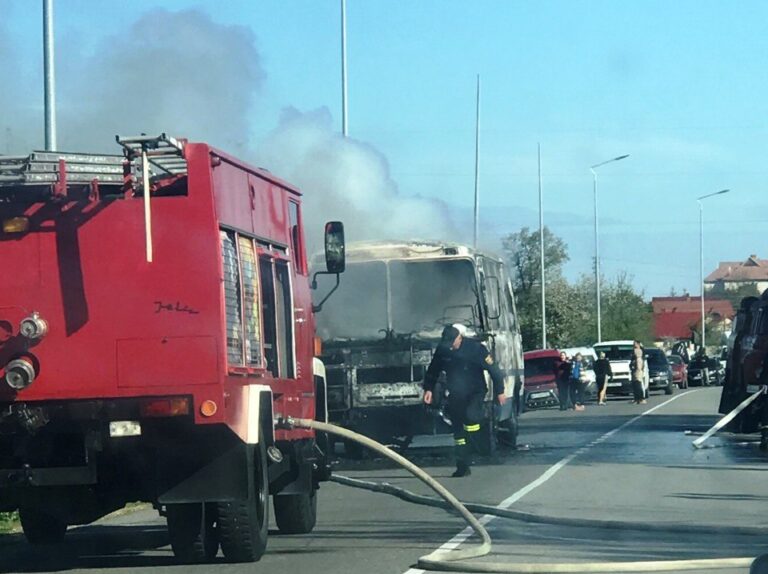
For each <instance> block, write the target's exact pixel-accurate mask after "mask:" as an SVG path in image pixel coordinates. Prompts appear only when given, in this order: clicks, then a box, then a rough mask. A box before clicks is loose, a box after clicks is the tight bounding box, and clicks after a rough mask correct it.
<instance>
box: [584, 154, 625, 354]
mask: <svg viewBox="0 0 768 574" xmlns="http://www.w3.org/2000/svg"><path fill="white" fill-rule="evenodd" d="M628 157H629V154H625V155H620V156H619V157H614V158H612V159H609V160H606V161H601V162H600V163H596V164H595V165H593V166H592V167H590V168H589V171H591V172H592V198H593V201H594V208H595V298H596V300H597V305H596V311H597V342H598V343H601V342H602V341H603V326H602V325H603V323H602V310H601V308H600V233H599V231H600V228H599V224H598V213H597V171H595V170H596V169H597V168H598V167H600V166H603V165H605V164H607V163H611V162H614V161H620V160H622V159H626V158H628Z"/></svg>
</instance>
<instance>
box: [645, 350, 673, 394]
mask: <svg viewBox="0 0 768 574" xmlns="http://www.w3.org/2000/svg"><path fill="white" fill-rule="evenodd" d="M645 360H646V361H647V362H648V390H651V391H664V393H665V394H667V395H671V394H672V393H674V392H675V384H674V383H673V382H672V366H671V365H670V364H669V361H668V360H667V356H666V355H665V354H664V351H662V350H661V349H646V350H645Z"/></svg>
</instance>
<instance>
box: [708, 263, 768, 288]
mask: <svg viewBox="0 0 768 574" xmlns="http://www.w3.org/2000/svg"><path fill="white" fill-rule="evenodd" d="M749 285H752V286H754V287H755V288H756V289H757V292H758V293H762V292H763V291H765V290H766V289H768V259H759V258H758V257H757V255H750V256H749V257H748V258H747V259H746V261H721V262H720V264H719V265H718V267H717V269H715V270H714V271H713V272H712V273H710V274H709V275H707V276H706V278H705V279H704V289H705V292H706V291H720V292H723V291H736V290H737V289H740V288H742V287H745V286H749Z"/></svg>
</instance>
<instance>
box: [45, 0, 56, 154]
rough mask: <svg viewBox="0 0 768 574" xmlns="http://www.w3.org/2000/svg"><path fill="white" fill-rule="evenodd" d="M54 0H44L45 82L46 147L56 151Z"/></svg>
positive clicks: (48, 149) (47, 149)
mask: <svg viewBox="0 0 768 574" xmlns="http://www.w3.org/2000/svg"><path fill="white" fill-rule="evenodd" d="M53 47H54V46H53V0H43V68H44V73H43V78H44V80H43V82H44V92H45V95H44V106H45V149H46V151H56V147H57V146H56V77H55V71H54V68H55V66H54V50H53Z"/></svg>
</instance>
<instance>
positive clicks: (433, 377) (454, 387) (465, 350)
mask: <svg viewBox="0 0 768 574" xmlns="http://www.w3.org/2000/svg"><path fill="white" fill-rule="evenodd" d="M466 331H467V328H466V327H465V326H464V325H461V324H456V325H448V326H447V327H445V329H443V334H442V336H441V338H440V344H439V345H438V347H437V350H436V351H435V354H434V355H433V357H432V362H431V363H430V364H429V367H427V373H426V375H425V376H424V402H425V403H426V404H428V405H429V404H432V399H433V397H432V391H433V390H434V388H435V383H437V378H438V377H439V376H440V373H441V372H445V377H446V385H447V387H448V406H447V408H446V412H447V414H448V417H449V418H450V419H451V426H452V428H453V438H454V444H455V446H456V471H455V472H454V473H453V475H452V476H454V477H460V476H469V475H470V474H472V471H471V470H470V466H472V450H477V448H476V446H475V443H476V442H477V439H476V437H478V436H479V434H478V433H479V432H480V425H481V422H482V420H483V403H484V402H485V394H486V392H487V388H486V385H485V375H484V371H488V373H489V374H490V375H491V380H492V381H493V396H494V398H495V400H496V401H497V402H498V404H499V405H503V404H504V403H505V402H506V401H507V397H506V396H505V395H504V375H502V373H501V370H500V369H499V366H498V365H497V364H496V362H495V361H494V360H493V357H492V356H491V353H490V352H489V351H488V349H487V348H486V346H485V345H483V344H482V343H481V342H480V341H476V340H474V339H469V338H466V337H465V336H464V335H465V334H466ZM488 431H489V432H493V431H492V429H488Z"/></svg>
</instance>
